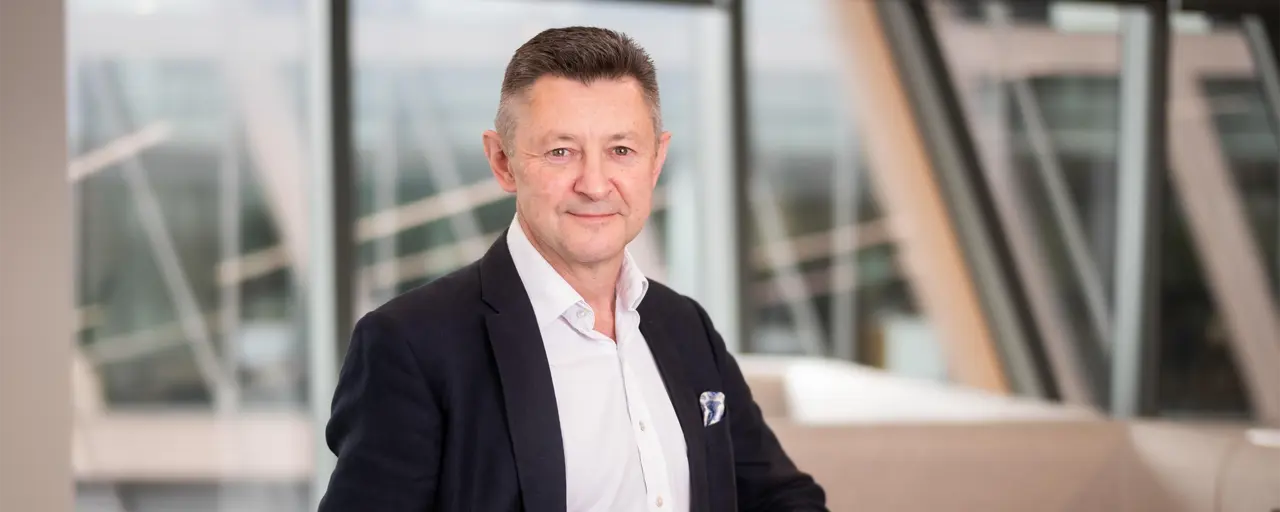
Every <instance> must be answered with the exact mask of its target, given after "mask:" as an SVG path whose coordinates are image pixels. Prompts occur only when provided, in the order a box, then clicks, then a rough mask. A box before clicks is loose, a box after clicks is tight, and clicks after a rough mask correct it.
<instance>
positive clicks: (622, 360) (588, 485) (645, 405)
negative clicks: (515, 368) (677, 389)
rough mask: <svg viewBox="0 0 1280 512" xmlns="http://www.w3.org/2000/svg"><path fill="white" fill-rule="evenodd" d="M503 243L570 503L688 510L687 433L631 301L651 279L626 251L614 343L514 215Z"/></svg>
mask: <svg viewBox="0 0 1280 512" xmlns="http://www.w3.org/2000/svg"><path fill="white" fill-rule="evenodd" d="M507 246H508V248H509V249H510V251H511V259H512V261H514V262H515V266H516V271H517V272H518V273H519V274H520V280H521V281H522V282H523V283H524V288H525V290H526V291H527V292H528V293H529V300H530V302H532V304H533V312H534V316H535V317H536V318H537V321H538V328H539V330H540V331H541V334H542V343H543V345H544V347H545V348H546V351H547V361H548V362H549V363H550V364H551V380H552V383H553V384H554V385H555V392H556V406H557V407H558V408H559V413H560V433H561V435H562V437H563V440H564V462H565V480H566V482H565V483H566V485H567V492H566V498H567V500H566V503H567V504H568V511H569V512H582V511H609V512H633V511H634V512H641V511H646V512H665V511H679V512H685V511H687V510H689V462H688V458H687V455H686V449H685V443H684V434H683V431H682V430H681V428H680V422H679V421H678V420H677V419H676V413H675V409H674V408H673V407H672V405H671V399H670V397H668V396H667V388H666V386H665V385H664V384H663V381H662V376H661V374H659V372H658V367H657V365H656V364H655V363H654V361H653V354H652V353H650V351H649V345H648V343H647V342H646V341H645V339H644V336H643V335H641V334H640V312H639V311H638V310H637V309H636V308H637V307H639V305H640V300H641V299H643V298H644V294H645V291H647V290H648V287H649V281H648V279H646V278H645V277H644V274H642V273H641V272H640V269H639V268H638V267H637V266H636V264H635V261H634V260H632V258H631V254H630V253H627V254H626V255H625V258H624V260H623V264H622V272H621V273H620V275H619V278H618V283H617V301H616V303H617V306H616V307H615V308H614V309H615V311H614V323H615V327H614V337H615V338H616V340H617V342H616V343H615V342H614V340H610V339H609V338H608V337H606V336H605V335H603V334H601V333H599V332H598V331H596V330H595V313H594V312H593V311H592V310H591V306H590V305H588V304H587V302H586V301H585V300H583V299H582V296H581V295H579V294H578V292H576V291H574V289H573V287H571V286H569V283H568V282H566V281H565V280H564V278H562V277H560V274H559V273H557V272H556V271H555V269H553V268H552V267H551V264H549V263H547V260H546V259H544V258H543V257H542V255H541V254H540V253H539V252H538V251H537V249H535V248H534V247H533V244H531V243H530V242H529V238H528V237H527V236H526V235H525V233H524V230H523V229H522V228H521V227H520V224H519V222H518V221H513V222H512V223H511V229H509V230H508V231H507Z"/></svg>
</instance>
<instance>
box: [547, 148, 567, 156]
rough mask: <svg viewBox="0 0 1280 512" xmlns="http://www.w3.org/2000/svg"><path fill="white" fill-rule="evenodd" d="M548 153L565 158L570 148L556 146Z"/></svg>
mask: <svg viewBox="0 0 1280 512" xmlns="http://www.w3.org/2000/svg"><path fill="white" fill-rule="evenodd" d="M547 154H549V155H551V156H554V157H556V158H564V157H566V156H569V150H568V149H565V148H556V149H553V150H551V152H550V153H547Z"/></svg>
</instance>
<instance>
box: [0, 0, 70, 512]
mask: <svg viewBox="0 0 1280 512" xmlns="http://www.w3.org/2000/svg"><path fill="white" fill-rule="evenodd" d="M63 25H64V23H63V11H62V1H61V0H2V1H0V509H4V510H33V511H35V510H38V511H41V512H60V511H70V510H71V503H72V489H73V487H72V481H71V456H70V451H71V394H70V393H71V390H70V361H71V347H72V345H71V343H72V331H71V329H72V326H73V325H75V322H74V321H73V320H74V319H73V317H72V311H73V308H72V306H73V300H74V299H73V295H72V293H73V289H72V286H73V280H72V279H73V272H72V268H73V267H72V252H71V247H72V239H71V217H72V216H71V193H70V189H69V187H68V186H67V180H66V167H67V165H66V138H67V135H66V107H65V103H66V99H65V95H64V93H63V90H64V79H63V76H64V72H63V69H64V64H63V62H64V57H63V39H64V38H63Z"/></svg>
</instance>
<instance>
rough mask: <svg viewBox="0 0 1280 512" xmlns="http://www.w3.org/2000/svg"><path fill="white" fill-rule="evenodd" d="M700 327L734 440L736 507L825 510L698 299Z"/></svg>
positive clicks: (809, 478) (820, 492)
mask: <svg viewBox="0 0 1280 512" xmlns="http://www.w3.org/2000/svg"><path fill="white" fill-rule="evenodd" d="M691 302H693V303H694V307H696V308H697V310H698V315H699V316H700V317H701V320H702V325H703V327H704V328H705V329H706V331H707V335H708V336H709V338H710V339H711V345H712V347H711V348H712V355H713V356H714V358H715V360H716V365H718V367H719V370H720V378H721V380H722V384H723V386H724V394H725V402H726V404H725V405H726V407H725V410H726V411H727V414H728V417H729V436H730V438H731V440H732V442H733V456H734V471H735V475H736V477H737V482H736V483H737V487H738V508H739V510H742V511H806V512H808V511H826V510H827V507H826V493H825V491H823V489H822V487H821V486H819V485H818V483H817V482H816V481H814V479H813V477H812V476H810V475H808V474H806V473H804V472H801V471H800V470H799V469H797V468H796V465H795V464H794V463H793V462H792V461H791V458H790V457H788V456H787V454H786V452H785V451H783V449H782V445H781V444H780V443H779V442H778V438H777V436H775V435H774V433H773V430H772V429H770V428H769V425H768V424H766V423H765V421H764V415H763V414H762V413H761V412H760V407H759V406H758V405H756V402H755V399H754V398H752V396H751V389H750V388H749V387H748V386H747V381H746V378H745V377H743V375H742V370H741V369H740V368H739V367H738V362H737V361H736V360H735V359H734V357H733V355H732V354H730V353H729V351H728V349H727V348H726V347H725V344H724V339H723V338H721V336H720V333H719V332H717V331H716V329H715V327H714V326H712V325H711V319H710V317H708V316H707V312H706V311H705V310H703V309H702V306H701V305H699V304H698V303H697V302H696V301H692V299H691Z"/></svg>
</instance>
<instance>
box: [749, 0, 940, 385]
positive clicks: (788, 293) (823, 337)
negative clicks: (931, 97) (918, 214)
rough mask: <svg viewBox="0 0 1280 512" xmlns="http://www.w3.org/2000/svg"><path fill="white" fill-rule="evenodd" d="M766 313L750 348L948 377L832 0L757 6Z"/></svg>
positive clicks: (757, 144) (757, 198) (759, 280)
mask: <svg viewBox="0 0 1280 512" xmlns="http://www.w3.org/2000/svg"><path fill="white" fill-rule="evenodd" d="M745 7H746V24H747V26H746V32H747V38H746V39H747V41H746V44H747V48H746V52H747V56H748V63H747V65H748V80H749V84H748V86H747V90H748V91H749V95H750V96H749V98H748V100H749V106H750V110H749V113H750V115H751V123H750V125H751V127H752V133H751V141H752V148H751V150H752V153H751V162H750V169H751V172H752V180H753V181H752V183H751V185H750V190H751V196H750V201H749V215H750V218H751V221H752V222H751V224H752V225H753V232H751V233H744V234H743V236H750V237H752V240H753V242H752V244H751V246H752V248H753V249H752V253H751V254H750V258H749V261H750V262H751V264H752V265H753V269H752V272H751V275H752V276H753V282H751V283H750V288H749V289H748V290H749V291H750V293H751V294H752V296H753V299H754V304H755V308H756V311H755V314H754V315H753V316H752V322H753V331H752V333H751V339H750V345H749V346H748V348H749V349H751V350H753V351H757V352H764V353H784V354H805V355H810V356H832V357H839V358H843V359H847V360H853V361H858V362H861V363H864V364H868V365H872V366H875V367H880V368H886V369H889V370H891V371H893V372H896V373H899V374H904V375H911V376H914V377H919V378H925V379H932V380H947V378H948V372H947V368H946V364H945V360H944V359H943V357H942V350H941V346H940V344H939V342H938V338H937V334H936V333H935V332H933V330H932V325H931V323H930V322H929V320H928V319H927V318H925V316H924V314H923V313H922V312H921V310H920V308H919V306H918V304H917V303H916V298H915V295H914V292H913V283H912V282H911V280H910V278H909V277H908V276H907V275H906V274H905V273H904V272H903V271H902V269H901V267H900V266H899V262H898V257H899V256H898V252H897V249H896V246H895V245H894V244H893V242H892V241H893V237H892V236H891V234H890V231H889V225H888V222H887V219H886V217H885V215H884V214H883V213H882V211H881V208H880V205H879V204H878V202H877V194H875V193H874V192H875V191H874V190H873V189H872V187H871V183H870V180H869V179H868V178H867V172H868V169H867V161H866V159H865V158H864V157H863V154H862V147H861V144H860V138H859V135H858V132H859V131H860V130H863V129H874V127H862V126H858V125H857V123H856V122H855V120H854V115H853V114H854V111H853V110H852V107H851V105H852V103H853V100H852V97H851V96H852V94H853V93H854V87H855V83H853V82H851V81H849V80H848V78H847V77H848V69H849V67H850V65H851V63H852V62H851V59H852V55H849V54H848V53H847V52H845V51H844V49H845V48H847V41H846V40H845V39H844V36H843V34H842V32H841V31H842V30H846V29H845V28H843V27H841V26H840V25H839V24H838V20H839V16H836V15H835V11H834V6H833V4H831V3H830V2H824V1H817V0H803V1H796V0H787V1H781V0H751V1H749V2H747V3H746V6H745ZM780 20H784V21H780Z"/></svg>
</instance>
